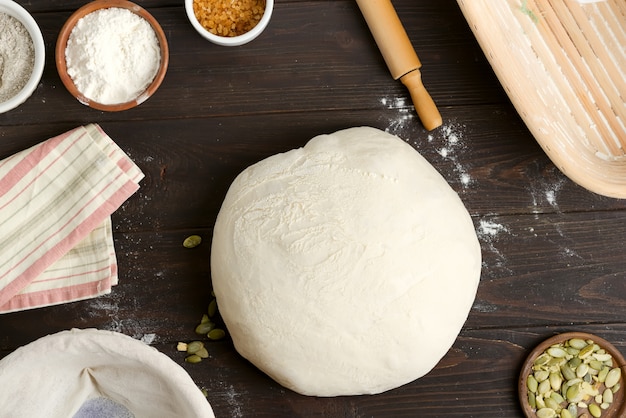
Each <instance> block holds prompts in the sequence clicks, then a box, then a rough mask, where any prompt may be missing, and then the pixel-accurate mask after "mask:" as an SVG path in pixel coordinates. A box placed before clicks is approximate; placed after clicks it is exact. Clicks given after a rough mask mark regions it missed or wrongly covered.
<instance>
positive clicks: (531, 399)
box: [528, 392, 537, 409]
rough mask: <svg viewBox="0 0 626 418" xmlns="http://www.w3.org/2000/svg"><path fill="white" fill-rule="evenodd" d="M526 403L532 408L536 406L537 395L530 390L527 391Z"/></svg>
mask: <svg viewBox="0 0 626 418" xmlns="http://www.w3.org/2000/svg"><path fill="white" fill-rule="evenodd" d="M528 405H530V407H531V408H532V409H535V408H537V397H536V396H535V394H534V393H532V392H528Z"/></svg>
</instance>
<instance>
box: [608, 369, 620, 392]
mask: <svg viewBox="0 0 626 418" xmlns="http://www.w3.org/2000/svg"><path fill="white" fill-rule="evenodd" d="M621 377H622V371H621V370H620V369H618V368H615V369H611V371H610V372H609V373H608V374H607V375H606V380H605V381H604V386H606V387H607V388H612V387H613V386H615V385H616V384H617V382H619V380H620V378H621Z"/></svg>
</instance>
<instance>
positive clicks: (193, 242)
mask: <svg viewBox="0 0 626 418" xmlns="http://www.w3.org/2000/svg"><path fill="white" fill-rule="evenodd" d="M201 243H202V237H201V236H200V235H190V236H188V237H187V238H185V240H184V241H183V247H185V248H195V247H197V246H198V245H200V244H201Z"/></svg>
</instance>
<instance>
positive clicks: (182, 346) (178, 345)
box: [176, 342, 187, 351]
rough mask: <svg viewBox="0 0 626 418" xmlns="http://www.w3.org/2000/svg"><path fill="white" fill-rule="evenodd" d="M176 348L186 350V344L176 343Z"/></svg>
mask: <svg viewBox="0 0 626 418" xmlns="http://www.w3.org/2000/svg"><path fill="white" fill-rule="evenodd" d="M176 350H178V351H187V344H186V343H180V342H179V343H178V344H177V345H176Z"/></svg>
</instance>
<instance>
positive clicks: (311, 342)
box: [211, 127, 481, 396]
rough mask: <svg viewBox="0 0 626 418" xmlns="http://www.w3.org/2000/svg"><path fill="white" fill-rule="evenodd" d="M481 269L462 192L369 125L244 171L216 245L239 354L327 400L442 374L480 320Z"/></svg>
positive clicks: (218, 282)
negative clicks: (474, 320)
mask: <svg viewBox="0 0 626 418" xmlns="http://www.w3.org/2000/svg"><path fill="white" fill-rule="evenodd" d="M480 270H481V253H480V246H479V243H478V239H477V237H476V233H475V230H474V225H473V223H472V220H471V218H470V216H469V214H468V212H467V210H466V209H465V207H464V205H463V203H462V202H461V200H460V199H459V197H458V196H457V194H456V193H455V192H454V191H453V190H452V189H451V188H450V186H449V185H448V183H447V182H446V181H445V180H444V179H443V177H441V175H439V173H438V172H437V171H436V170H435V169H434V167H432V166H431V165H430V164H429V163H428V162H427V161H426V160H425V159H424V158H423V157H422V156H421V155H420V154H419V153H417V152H416V151H415V150H414V149H413V148H412V147H411V146H410V145H408V144H407V143H406V142H404V141H402V140H401V139H399V138H397V137H395V136H393V135H390V134H387V133H385V132H383V131H380V130H378V129H374V128H367V127H359V128H351V129H346V130H343V131H339V132H336V133H334V134H332V135H321V136H318V137H315V138H313V139H312V140H310V141H309V142H308V143H307V144H306V146H305V147H303V148H300V149H295V150H292V151H289V152H286V153H284V154H278V155H274V156H271V157H269V158H267V159H265V160H263V161H261V162H259V163H257V164H255V165H253V166H251V167H249V168H247V169H246V170H245V171H243V172H242V173H241V174H240V175H239V176H238V177H237V178H236V179H235V181H234V182H233V184H232V185H231V187H230V189H229V191H228V193H227V195H226V198H225V200H224V202H223V205H222V208H221V210H220V212H219V215H218V218H217V221H216V225H215V230H214V237H213V244H212V254H211V271H212V279H213V287H214V290H215V294H216V297H217V300H218V304H219V309H220V313H221V315H222V317H223V319H224V321H225V323H226V326H227V328H228V330H229V332H230V335H231V336H232V339H233V341H234V344H235V347H236V349H237V351H238V352H239V353H240V354H241V355H242V356H243V357H245V358H246V359H248V360H250V361H251V362H252V363H253V364H254V365H256V366H257V367H258V368H259V369H261V370H263V371H264V372H265V373H267V374H268V375H269V376H270V377H272V378H273V379H274V380H276V381H277V382H279V383H280V384H281V385H283V386H285V387H287V388H290V389H292V390H294V391H296V392H299V393H301V394H306V395H314V396H337V395H357V394H373V393H379V392H383V391H386V390H389V389H392V388H395V387H398V386H400V385H403V384H405V383H408V382H411V381H413V380H415V379H417V378H419V377H421V376H423V375H424V374H426V373H427V372H429V371H430V370H431V369H432V368H433V367H434V366H435V365H436V364H437V363H438V362H439V360H440V359H441V358H442V357H443V356H444V355H445V354H446V352H447V351H448V350H449V348H450V347H451V346H452V344H453V343H454V341H455V339H456V337H457V335H458V333H459V332H460V330H461V327H462V326H463V324H464V322H465V320H466V319H467V315H468V313H469V310H470V308H471V306H472V303H473V301H474V298H475V296H476V289H477V286H478V282H479V278H480Z"/></svg>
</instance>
